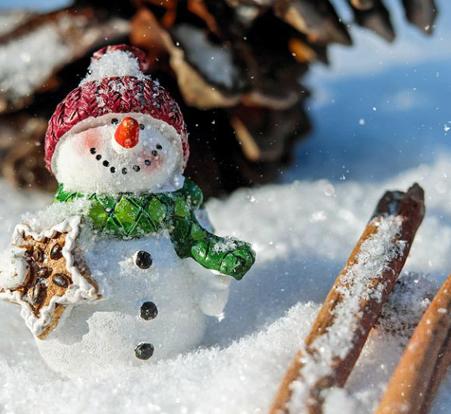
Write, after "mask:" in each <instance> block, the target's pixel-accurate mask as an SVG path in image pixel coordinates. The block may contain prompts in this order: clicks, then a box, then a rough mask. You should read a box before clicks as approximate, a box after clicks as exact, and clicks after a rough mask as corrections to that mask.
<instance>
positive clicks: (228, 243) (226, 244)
mask: <svg viewBox="0 0 451 414" xmlns="http://www.w3.org/2000/svg"><path fill="white" fill-rule="evenodd" d="M236 247H237V244H236V240H234V239H232V238H230V237H225V238H224V241H223V242H221V243H216V244H215V245H214V247H213V251H214V252H216V253H220V252H227V251H230V250H233V249H235V248H236Z"/></svg>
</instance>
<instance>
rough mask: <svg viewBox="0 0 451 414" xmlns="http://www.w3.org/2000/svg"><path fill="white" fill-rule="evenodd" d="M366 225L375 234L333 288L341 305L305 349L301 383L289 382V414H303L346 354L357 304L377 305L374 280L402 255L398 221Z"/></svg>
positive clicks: (356, 322) (357, 314) (394, 218)
mask: <svg viewBox="0 0 451 414" xmlns="http://www.w3.org/2000/svg"><path fill="white" fill-rule="evenodd" d="M370 224H371V225H374V226H376V227H377V230H376V232H375V233H374V234H372V235H371V236H370V237H368V239H366V240H365V241H364V242H363V243H362V245H361V246H360V251H359V253H358V254H357V256H356V263H355V264H354V265H352V266H350V267H349V268H348V269H347V270H346V273H344V274H343V276H342V277H343V279H342V283H341V284H340V285H339V286H337V292H338V293H339V294H340V295H341V297H342V301H341V302H340V303H339V304H337V306H336V307H335V308H334V309H333V311H332V314H333V316H334V321H333V323H332V325H331V326H330V327H329V328H328V329H327V333H326V334H324V335H321V336H319V337H318V338H317V339H315V340H314V341H313V343H312V344H311V346H310V347H309V348H310V349H311V350H312V351H313V352H314V353H315V355H312V354H310V353H304V355H303V356H302V357H301V362H302V364H303V366H302V368H301V370H300V374H301V376H302V380H299V381H294V382H293V384H292V391H293V395H292V397H291V399H290V401H289V403H288V407H289V411H290V412H292V413H297V412H307V405H306V403H307V401H308V398H309V391H310V390H311V389H312V388H313V387H314V386H315V384H317V383H318V382H319V381H320V380H321V379H322V378H325V377H327V376H328V375H330V374H332V372H333V370H332V368H331V367H332V364H333V362H334V361H335V360H336V359H337V358H339V359H341V360H343V359H345V358H346V356H347V355H348V354H349V352H350V351H351V349H352V345H353V338H354V332H356V330H357V329H358V326H359V322H360V319H361V312H362V310H361V303H360V302H361V300H367V301H369V300H375V301H376V302H380V301H381V299H382V290H383V289H385V287H386V286H385V284H384V283H383V282H381V283H380V284H377V285H376V284H374V280H377V279H382V278H383V272H384V271H385V270H387V269H388V268H389V265H390V263H391V262H392V260H394V259H396V258H397V257H399V256H400V255H401V254H402V251H403V248H404V245H403V241H402V240H398V241H396V237H397V236H398V235H399V232H400V230H401V225H402V219H401V217H399V216H388V217H386V218H383V219H373V220H372V221H371V223H370Z"/></svg>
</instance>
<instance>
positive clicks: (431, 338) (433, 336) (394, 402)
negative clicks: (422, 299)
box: [375, 276, 451, 414]
mask: <svg viewBox="0 0 451 414" xmlns="http://www.w3.org/2000/svg"><path fill="white" fill-rule="evenodd" d="M450 312H451V276H448V278H447V279H446V281H445V282H444V283H443V285H442V287H441V288H440V290H439V291H438V293H437V294H436V295H435V297H434V300H433V301H432V303H431V304H430V305H429V307H428V308H427V310H426V312H425V313H424V315H423V317H422V318H421V320H420V322H419V324H418V326H417V327H416V329H415V331H414V333H413V335H412V337H411V339H410V341H409V343H408V345H407V347H406V349H405V351H404V354H403V355H402V357H401V360H400V361H399V364H398V366H397V367H396V369H395V372H394V373H393V375H392V377H391V379H390V381H389V383H388V386H387V389H386V391H385V394H384V396H383V398H382V400H381V402H380V404H379V407H378V408H377V410H376V412H375V414H401V413H406V412H408V413H409V414H425V413H427V412H428V411H429V408H430V405H431V403H432V400H433V398H434V395H435V393H436V391H437V389H438V386H439V385H440V382H441V380H442V379H443V377H444V376H445V374H446V370H447V368H448V366H449V364H450V362H451V348H450V333H451V317H450Z"/></svg>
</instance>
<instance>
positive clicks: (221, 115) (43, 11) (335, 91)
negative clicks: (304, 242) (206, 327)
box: [0, 0, 451, 195]
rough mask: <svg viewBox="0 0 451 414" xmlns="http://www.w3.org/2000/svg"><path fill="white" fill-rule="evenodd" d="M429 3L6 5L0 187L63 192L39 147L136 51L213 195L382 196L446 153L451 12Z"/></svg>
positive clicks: (202, 0) (195, 172) (1, 30)
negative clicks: (104, 67)
mask: <svg viewBox="0 0 451 414" xmlns="http://www.w3.org/2000/svg"><path fill="white" fill-rule="evenodd" d="M447 6H448V5H447V4H446V1H444V0H442V1H433V0H390V1H388V0H386V1H384V2H382V1H380V0H349V1H346V0H341V1H340V0H336V1H328V0H320V1H309V0H294V1H291V0H283V1H282V0H220V1H211V0H188V1H175V0H135V1H133V0H130V1H101V0H95V1H63V0H48V1H43V0H29V1H26V0H15V1H12V0H1V1H0V157H1V159H0V162H1V164H0V172H1V174H2V175H3V176H4V177H6V179H7V180H9V182H11V183H12V184H13V185H15V186H18V187H23V188H32V189H44V190H47V191H52V190H53V189H54V188H55V182H54V180H53V178H52V177H51V176H50V175H49V174H48V173H47V171H46V170H45V169H44V166H43V161H42V145H41V144H42V140H43V136H44V133H45V129H46V122H47V120H48V119H49V117H50V115H51V114H52V112H53V110H54V108H55V106H56V105H57V103H58V102H59V101H60V100H61V99H62V98H63V97H64V96H65V95H66V94H67V93H68V92H69V91H70V90H72V89H73V88H74V87H75V86H76V85H77V84H78V82H79V81H80V79H81V78H83V77H84V76H85V74H86V68H87V66H88V64H89V57H90V55H91V54H92V52H93V51H94V50H96V49H97V48H99V47H101V46H103V45H105V44H111V43H118V42H127V43H132V44H134V45H137V46H139V47H141V48H143V49H144V50H145V51H146V52H147V55H148V57H149V61H150V62H151V68H150V73H151V74H152V75H153V76H155V77H156V78H158V79H159V80H160V81H161V82H162V84H163V85H164V86H165V87H167V88H168V89H169V90H170V91H171V93H172V94H173V95H174V96H175V97H176V99H177V100H178V102H179V103H180V104H181V106H182V111H183V113H184V115H185V120H186V122H187V124H188V129H189V131H190V144H191V148H192V151H191V153H192V156H191V160H190V163H189V166H188V172H187V174H188V175H189V176H191V177H192V178H193V179H194V180H196V181H197V182H198V183H199V184H200V185H201V186H202V187H203V188H204V190H205V192H206V193H207V195H221V194H225V193H228V192H230V191H232V190H234V189H235V188H237V187H240V186H248V185H254V184H262V183H267V182H291V181H293V180H296V179H317V178H327V179H329V180H332V181H339V180H341V181H343V180H346V179H356V178H357V179H359V180H376V181H377V180H382V179H386V178H387V177H389V176H391V175H395V174H397V173H399V172H400V171H402V170H404V169H406V168H409V167H412V166H416V165H418V164H419V163H427V162H430V161H432V160H433V159H435V158H436V157H437V155H438V154H439V153H442V152H444V151H448V150H449V144H448V140H449V139H448V137H447V135H448V131H449V130H450V128H451V115H450V114H449V113H448V112H449V111H447V105H446V104H447V103H448V99H447V98H448V94H449V91H450V90H449V89H450V88H451V86H450V77H451V74H450V71H449V70H448V69H449V62H450V51H449V40H450V39H451V36H450V34H451V33H450V30H451V29H450V28H451V25H450V23H451V11H450V10H449V9H450V8H451V7H447Z"/></svg>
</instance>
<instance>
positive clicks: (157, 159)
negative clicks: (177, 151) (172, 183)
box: [138, 151, 165, 173]
mask: <svg viewBox="0 0 451 414" xmlns="http://www.w3.org/2000/svg"><path fill="white" fill-rule="evenodd" d="M138 160H139V164H140V165H142V166H143V169H142V170H143V171H144V172H146V173H151V172H152V171H155V170H158V169H160V168H161V166H162V165H164V163H165V158H164V155H161V154H159V155H158V156H154V155H152V154H151V153H149V152H147V151H143V152H142V153H141V154H139V157H138ZM146 161H150V164H149V162H146Z"/></svg>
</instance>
